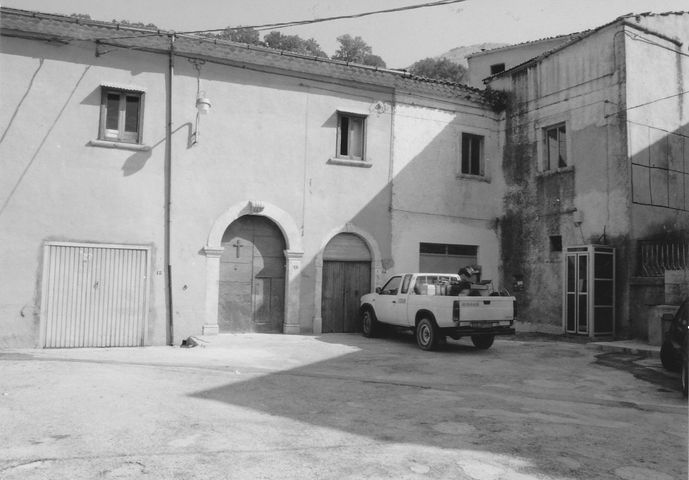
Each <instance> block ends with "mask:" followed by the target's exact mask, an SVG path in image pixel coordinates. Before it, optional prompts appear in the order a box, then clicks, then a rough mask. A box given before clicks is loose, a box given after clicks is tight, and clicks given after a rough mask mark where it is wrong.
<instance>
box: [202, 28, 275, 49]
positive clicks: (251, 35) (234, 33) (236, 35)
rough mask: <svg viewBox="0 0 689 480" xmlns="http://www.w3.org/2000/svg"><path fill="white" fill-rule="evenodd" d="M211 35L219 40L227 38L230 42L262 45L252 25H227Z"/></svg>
mask: <svg viewBox="0 0 689 480" xmlns="http://www.w3.org/2000/svg"><path fill="white" fill-rule="evenodd" d="M211 36H213V37H216V38H219V39H220V40H229V41H231V42H237V43H247V44H249V45H263V42H261V36H260V35H259V33H258V30H256V29H255V28H252V27H242V26H239V27H238V28H231V27H227V28H226V29H225V30H223V31H222V32H220V33H216V34H213V35H211Z"/></svg>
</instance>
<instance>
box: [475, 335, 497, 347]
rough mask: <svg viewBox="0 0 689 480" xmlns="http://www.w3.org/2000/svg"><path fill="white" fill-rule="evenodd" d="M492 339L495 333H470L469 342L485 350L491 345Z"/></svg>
mask: <svg viewBox="0 0 689 480" xmlns="http://www.w3.org/2000/svg"><path fill="white" fill-rule="evenodd" d="M493 340H495V335H472V336H471V343H473V344H474V347H476V348H480V349H481V350H487V349H489V348H490V347H491V346H492V345H493Z"/></svg>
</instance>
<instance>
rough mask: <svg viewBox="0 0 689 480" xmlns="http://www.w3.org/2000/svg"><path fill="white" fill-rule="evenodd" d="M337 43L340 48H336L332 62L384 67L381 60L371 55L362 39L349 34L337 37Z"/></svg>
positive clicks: (370, 49) (369, 49)
mask: <svg viewBox="0 0 689 480" xmlns="http://www.w3.org/2000/svg"><path fill="white" fill-rule="evenodd" d="M337 41H338V42H340V48H338V49H337V51H336V52H335V55H333V56H332V58H333V59H334V60H342V61H345V62H354V63H361V64H363V65H371V66H374V67H383V68H384V67H385V62H384V61H383V59H382V58H380V57H379V56H378V55H373V49H372V48H371V47H370V46H369V45H368V44H367V43H366V42H365V41H364V39H363V38H361V37H359V36H356V37H352V36H351V35H349V34H345V35H340V36H339V37H337Z"/></svg>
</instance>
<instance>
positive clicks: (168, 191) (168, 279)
mask: <svg viewBox="0 0 689 480" xmlns="http://www.w3.org/2000/svg"><path fill="white" fill-rule="evenodd" d="M169 38H170V57H169V63H168V78H167V92H166V99H165V103H166V105H165V117H166V118H165V167H164V175H165V239H164V247H163V250H164V254H163V255H164V263H165V265H166V276H165V283H166V286H165V287H166V288H165V307H166V311H167V327H168V328H167V330H168V331H167V340H168V345H174V343H175V332H174V322H173V313H172V265H171V261H170V257H171V255H170V237H171V235H170V230H171V208H172V201H171V199H172V76H173V74H174V70H175V57H174V56H175V34H174V33H171V34H169Z"/></svg>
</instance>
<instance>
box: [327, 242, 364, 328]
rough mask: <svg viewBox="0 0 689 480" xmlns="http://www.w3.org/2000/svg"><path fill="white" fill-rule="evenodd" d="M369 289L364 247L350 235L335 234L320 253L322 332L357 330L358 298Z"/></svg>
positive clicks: (362, 243)
mask: <svg viewBox="0 0 689 480" xmlns="http://www.w3.org/2000/svg"><path fill="white" fill-rule="evenodd" d="M370 290H371V252H370V251H369V249H368V246H367V245H366V243H365V242H364V241H363V240H362V239H361V237H359V236H358V235H355V234H353V233H340V234H338V235H336V236H335V237H333V239H332V240H330V242H328V244H327V245H326V247H325V251H324V252H323V291H322V296H321V316H322V318H323V327H322V331H323V333H333V332H357V331H359V330H360V327H359V299H360V298H361V296H362V295H364V294H366V293H368V292H370Z"/></svg>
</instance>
